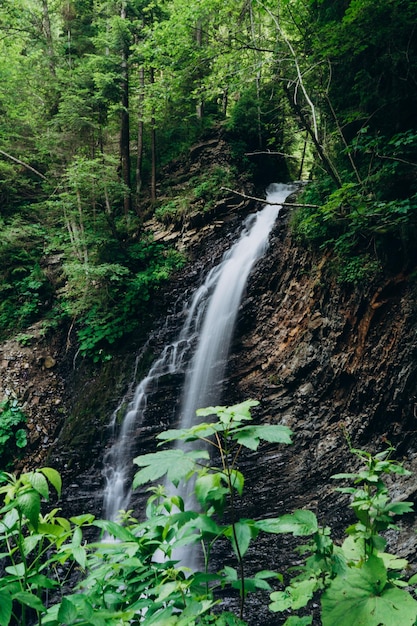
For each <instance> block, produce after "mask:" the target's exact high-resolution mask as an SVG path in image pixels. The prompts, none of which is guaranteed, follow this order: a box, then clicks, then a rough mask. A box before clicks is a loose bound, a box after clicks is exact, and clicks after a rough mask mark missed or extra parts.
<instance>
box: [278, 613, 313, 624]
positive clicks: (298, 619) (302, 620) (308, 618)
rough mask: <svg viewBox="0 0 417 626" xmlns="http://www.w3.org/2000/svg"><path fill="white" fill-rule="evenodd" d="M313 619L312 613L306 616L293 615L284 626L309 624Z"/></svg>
mask: <svg viewBox="0 0 417 626" xmlns="http://www.w3.org/2000/svg"><path fill="white" fill-rule="evenodd" d="M312 621H313V618H312V617H311V615H305V616H304V617H298V615H291V617H289V618H288V619H287V620H285V622H284V626H309V624H311V623H312Z"/></svg>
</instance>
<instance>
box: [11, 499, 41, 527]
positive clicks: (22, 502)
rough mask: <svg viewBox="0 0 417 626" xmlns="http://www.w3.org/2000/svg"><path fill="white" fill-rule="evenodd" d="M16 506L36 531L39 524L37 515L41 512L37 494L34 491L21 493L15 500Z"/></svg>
mask: <svg viewBox="0 0 417 626" xmlns="http://www.w3.org/2000/svg"><path fill="white" fill-rule="evenodd" d="M16 506H17V507H18V508H19V509H20V510H21V511H22V513H23V515H25V516H26V517H27V518H28V520H29V521H30V523H31V524H32V526H33V527H34V528H35V530H37V528H38V523H39V514H40V510H41V501H40V497H39V493H38V492H37V491H35V490H34V489H31V490H30V491H26V492H24V493H21V494H19V495H18V496H17V498H16Z"/></svg>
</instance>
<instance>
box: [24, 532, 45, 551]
mask: <svg viewBox="0 0 417 626" xmlns="http://www.w3.org/2000/svg"><path fill="white" fill-rule="evenodd" d="M41 539H42V535H28V536H27V537H25V538H24V540H23V546H22V547H23V554H24V555H25V556H27V555H28V554H30V553H31V552H32V550H34V549H35V548H36V546H37V545H38V543H39V542H40V541H41Z"/></svg>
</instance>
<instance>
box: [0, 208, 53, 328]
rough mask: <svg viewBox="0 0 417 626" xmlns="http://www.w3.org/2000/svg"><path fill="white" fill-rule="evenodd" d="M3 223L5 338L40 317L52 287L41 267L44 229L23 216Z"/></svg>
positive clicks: (1, 320)
mask: <svg viewBox="0 0 417 626" xmlns="http://www.w3.org/2000/svg"><path fill="white" fill-rule="evenodd" d="M0 223H1V218H0ZM1 225H2V238H1V241H0V338H3V339H4V338H5V337H6V336H7V335H8V334H9V333H10V332H11V331H14V332H16V331H17V330H21V329H23V328H25V327H27V326H28V325H29V324H31V323H33V322H34V321H36V320H38V319H39V317H40V316H41V315H42V313H44V312H45V310H46V309H47V307H48V305H50V298H51V291H52V290H51V285H50V282H49V280H48V278H47V276H46V274H45V272H44V271H43V269H42V267H41V262H42V253H43V237H44V236H45V231H44V229H43V228H42V227H41V226H40V225H39V224H37V223H34V224H32V223H30V222H29V221H27V220H26V219H22V218H21V217H17V218H14V219H12V220H10V221H7V222H6V221H4V222H3V223H2V224H1Z"/></svg>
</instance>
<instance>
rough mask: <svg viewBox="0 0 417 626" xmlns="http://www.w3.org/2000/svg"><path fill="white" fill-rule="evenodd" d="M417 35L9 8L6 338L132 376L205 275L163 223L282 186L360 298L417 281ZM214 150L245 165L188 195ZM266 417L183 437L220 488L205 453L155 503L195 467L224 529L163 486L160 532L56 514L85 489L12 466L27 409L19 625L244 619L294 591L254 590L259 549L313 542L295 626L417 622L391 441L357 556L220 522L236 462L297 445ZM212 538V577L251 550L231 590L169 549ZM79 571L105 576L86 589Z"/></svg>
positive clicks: (18, 526) (364, 19)
mask: <svg viewBox="0 0 417 626" xmlns="http://www.w3.org/2000/svg"><path fill="white" fill-rule="evenodd" d="M416 25H417V6H416V3H415V2H414V0H379V1H378V2H374V1H371V0H340V1H339V2H334V1H333V0H262V1H261V0H221V1H220V0H2V2H1V4H0V78H1V80H0V228H1V238H0V341H2V342H4V341H6V340H8V339H10V338H13V339H17V340H18V341H19V342H20V343H21V345H26V344H28V343H30V341H31V327H32V325H33V324H35V323H39V324H41V328H42V334H43V336H45V337H48V336H53V335H54V333H55V332H56V331H57V329H60V330H61V331H62V329H64V332H65V335H66V336H67V340H68V342H70V343H71V344H72V345H73V346H75V347H74V350H75V352H76V354H77V357H78V356H79V358H82V359H85V360H86V361H88V362H91V363H94V364H96V365H97V367H100V365H103V364H105V363H107V362H110V361H111V360H112V358H113V356H114V353H115V352H116V351H117V350H120V349H121V347H123V346H125V345H127V343H128V342H129V341H130V340H131V338H132V337H133V336H135V337H137V336H138V335H139V336H141V335H143V336H144V335H145V333H146V329H147V324H148V320H149V319H150V318H151V316H152V315H153V313H154V308H155V295H156V294H157V293H158V292H159V290H160V289H161V288H164V287H165V286H166V285H167V284H169V282H170V279H172V277H174V276H175V275H176V273H177V272H178V271H180V270H181V269H182V268H184V267H185V266H186V265H187V263H188V262H189V259H188V258H187V254H186V252H184V251H182V250H178V249H177V248H176V247H175V246H171V245H169V244H167V243H161V242H158V241H156V240H155V238H154V234H153V229H154V228H155V224H157V225H158V224H159V225H161V227H166V226H167V225H170V224H175V225H181V224H183V223H185V221H186V220H187V217H189V216H190V215H196V214H198V215H200V214H201V218H202V222H201V223H204V221H209V220H210V219H212V218H211V213H210V210H211V209H212V207H213V206H214V205H215V203H216V202H217V201H219V199H221V198H222V197H224V196H226V195H229V194H230V193H235V194H236V195H239V194H240V196H242V197H245V196H246V197H248V196H253V197H262V196H263V194H264V189H265V187H266V186H267V185H268V184H269V183H271V182H290V181H300V180H302V181H303V182H304V183H306V182H308V184H303V187H302V191H301V192H300V193H299V194H298V196H297V200H296V205H297V208H296V209H293V210H292V213H291V219H290V228H291V232H292V235H293V237H294V238H295V240H296V241H297V242H298V243H299V245H300V246H302V247H303V248H305V249H306V250H312V251H319V252H320V253H321V254H327V255H328V258H329V259H330V267H331V271H332V273H333V275H334V276H335V277H336V278H335V280H336V281H337V282H338V284H342V285H345V286H347V287H348V288H352V289H353V288H355V287H357V286H358V285H363V284H367V283H369V282H370V281H373V280H375V279H377V278H378V277H390V276H394V275H399V274H402V275H403V274H406V275H407V276H409V277H411V278H410V280H413V279H414V280H415V276H416V271H417V252H416V251H417V246H416V243H417V116H416V110H417V27H416ZM213 137H222V138H224V139H225V141H227V143H228V145H229V146H230V149H231V154H232V162H229V161H227V160H220V159H219V162H218V163H208V164H207V167H204V168H200V169H199V170H198V171H193V173H192V174H190V175H189V176H183V177H182V178H181V179H180V180H178V179H177V178H175V175H173V172H175V171H176V169H175V166H176V164H179V163H181V162H183V161H184V160H185V159H186V158H189V155H190V153H192V150H193V146H196V145H197V146H198V145H199V144H200V143H204V142H207V141H210V140H211V139H212V138H213ZM231 190H233V191H232V192H231ZM251 406H252V404H251V402H250V401H247V402H243V403H242V404H240V405H236V406H234V407H231V408H230V407H229V408H228V407H215V408H216V411H215V414H216V415H217V419H216V420H215V421H210V422H208V423H204V427H205V429H204V428H203V429H197V430H195V429H193V428H191V429H189V430H188V431H187V432H180V431H172V432H168V433H167V434H165V435H161V439H163V440H170V439H172V440H174V439H180V440H186V441H189V440H199V439H206V438H208V437H213V436H214V441H215V442H216V443H215V444H214V445H215V447H216V450H217V453H218V454H220V458H221V461H222V463H221V466H220V467H219V468H217V469H215V470H213V472H212V473H210V472H206V471H205V470H201V468H200V466H199V463H198V461H199V459H200V458H203V457H204V455H203V456H202V457H198V456H193V454H191V453H187V454H185V455H184V457H181V459H179V458H178V457H175V455H174V456H172V454H171V456H170V453H169V452H168V451H166V453H165V457H164V456H157V455H158V454H159V455H161V454H162V455H163V454H164V453H162V452H159V453H157V455H156V456H155V457H152V458H150V456H149V455H145V457H143V459H142V460H140V458H138V459H136V460H135V462H137V465H139V467H141V469H140V470H139V472H138V474H137V475H136V478H135V485H136V487H137V486H140V485H142V484H145V483H146V482H147V481H148V480H151V479H159V478H160V477H161V476H164V473H162V474H161V468H162V469H163V468H165V470H166V471H165V473H168V474H169V468H170V467H171V466H172V465H174V466H175V467H177V470H178V471H177V472H176V473H174V476H173V477H172V476H171V478H172V482H173V483H174V484H175V483H176V482H178V481H179V480H181V479H183V478H184V477H188V476H190V475H192V474H195V475H196V477H197V478H196V481H197V482H196V484H197V497H198V500H199V503H200V505H201V506H202V508H203V511H204V513H201V514H195V515H194V514H193V515H188V514H187V513H186V512H184V511H183V510H182V507H183V505H182V504H181V503H180V502H179V501H175V499H174V498H165V499H164V497H163V494H162V492H160V491H158V489H157V488H155V491H154V492H153V493H152V495H151V497H150V500H149V504H148V509H147V515H148V521H147V522H138V521H136V520H134V519H132V518H131V517H129V514H128V513H127V514H126V516H125V519H124V520H123V524H120V525H119V524H116V523H114V522H110V521H103V520H101V521H100V520H94V518H93V516H92V515H90V514H89V513H88V512H85V515H82V516H78V517H76V518H72V519H71V520H67V519H65V518H64V517H60V514H59V511H58V509H51V508H50V507H49V510H48V512H47V513H43V512H41V506H43V503H44V501H48V500H49V499H50V497H51V496H50V492H52V491H53V492H57V493H60V492H61V478H60V476H59V474H58V472H57V471H56V470H54V469H52V468H51V467H45V468H35V469H34V470H33V471H31V472H29V473H25V474H22V475H21V476H20V477H13V474H10V473H8V472H10V471H12V470H13V459H14V457H17V456H18V455H19V452H20V450H21V449H23V448H24V447H25V445H26V435H25V431H24V429H23V428H22V426H23V423H24V418H23V414H22V412H21V410H20V407H19V405H18V403H16V402H15V401H11V400H10V399H4V400H3V401H2V402H1V403H0V453H1V459H2V467H1V468H0V469H1V470H4V471H2V472H1V477H2V483H1V486H0V493H2V494H4V503H3V508H2V509H1V510H0V514H1V515H2V517H1V518H0V537H1V542H2V549H1V552H2V554H1V555H0V556H1V558H3V559H4V558H6V559H9V561H7V564H6V566H5V569H4V570H3V569H2V568H1V566H0V573H1V575H2V578H0V626H9V624H22V625H23V626H26V625H28V626H30V625H31V624H45V625H46V624H51V625H55V624H82V625H85V626H88V625H90V624H91V625H92V626H93V625H97V626H102V625H104V626H106V625H114V626H116V625H117V624H145V625H149V626H151V625H152V624H154V625H158V624H159V625H161V626H162V625H166V626H168V625H171V624H172V625H174V624H176V625H177V626H181V625H182V626H187V625H189V626H192V625H193V624H217V626H233V625H234V626H237V625H240V624H244V623H246V622H243V619H244V618H245V614H244V602H245V599H246V596H247V595H248V594H249V593H251V592H255V591H258V590H261V591H263V592H265V591H268V592H269V591H270V590H272V588H271V587H270V585H269V582H268V580H270V579H272V578H275V579H278V580H279V582H280V583H282V580H281V579H279V575H276V574H274V573H273V572H270V571H269V570H263V571H261V572H258V574H257V575H255V576H254V577H253V578H250V577H245V576H244V573H243V565H242V563H243V555H244V553H245V552H246V550H247V549H248V548H249V545H250V544H251V542H252V540H255V538H256V537H257V536H258V534H259V533H262V532H265V533H272V534H282V533H290V534H293V535H294V537H310V538H311V543H310V544H309V548H308V550H309V551H310V552H309V555H310V556H309V557H306V560H305V564H304V566H303V570H302V572H301V573H299V574H298V576H295V577H293V578H292V579H291V581H290V582H289V583H287V586H286V587H285V589H284V591H274V592H272V595H271V600H272V604H271V605H270V606H271V610H272V611H273V612H276V613H278V612H280V613H284V617H283V618H282V619H283V620H284V619H286V621H285V622H284V621H283V622H279V623H285V624H286V626H296V625H299V626H302V625H307V624H312V623H316V622H313V621H312V620H313V617H312V615H311V614H310V613H309V612H308V610H307V609H306V610H304V607H305V606H307V605H308V603H309V602H311V599H312V598H313V596H314V597H317V596H315V595H314V594H317V593H320V594H322V601H321V602H322V603H321V611H322V613H321V617H320V619H321V620H322V622H320V623H323V624H324V626H336V625H337V626H350V625H351V624H352V623H356V622H357V623H358V624H359V623H363V624H366V625H367V626H379V625H380V624H387V626H389V625H393V626H395V625H396V626H398V624H399V623H401V626H406V625H407V624H410V626H413V625H414V624H415V623H416V615H417V608H416V607H417V601H416V600H415V599H414V597H413V596H412V595H411V593H409V591H407V590H406V589H405V588H406V587H407V585H413V584H415V582H417V579H416V581H414V580H413V578H411V579H410V580H408V581H407V582H405V581H404V580H403V578H401V575H400V571H401V570H402V569H403V568H404V562H403V561H402V560H401V559H400V558H399V557H398V559H397V560H396V559H395V557H394V556H392V555H387V553H386V552H385V551H384V550H385V543H384V542H385V540H384V539H383V537H382V536H381V535H380V533H381V532H383V531H385V530H386V529H387V528H391V527H392V525H391V521H392V515H402V514H406V513H409V512H410V511H411V508H410V506H411V505H410V503H408V502H402V503H401V504H400V503H395V502H392V501H391V500H390V497H389V494H388V489H387V488H386V486H385V483H384V480H383V478H384V475H389V474H391V475H403V474H404V473H406V470H405V469H404V468H403V467H402V465H401V463H397V461H395V460H393V459H392V458H391V457H390V454H391V452H392V450H391V448H390V449H389V453H386V452H385V451H384V452H380V453H379V455H378V454H377V455H376V456H373V455H370V454H369V455H368V453H364V452H361V451H358V450H357V449H355V448H354V447H352V450H353V453H354V455H355V456H356V457H357V458H358V459H359V460H360V461H361V462H363V463H364V467H365V469H363V470H361V471H360V472H359V470H358V473H354V472H353V471H352V473H350V474H349V473H347V474H345V475H340V476H339V479H340V480H350V481H351V482H352V485H351V486H350V487H342V488H341V489H345V492H344V493H347V494H350V495H351V496H352V498H353V504H352V505H351V506H352V508H353V511H354V513H355V515H357V521H356V523H355V524H354V525H352V526H351V527H350V531H349V532H350V535H349V537H350V543H347V544H346V545H344V547H343V548H339V547H336V545H335V544H333V542H332V540H331V539H330V537H329V532H328V529H327V527H325V528H321V527H319V526H318V524H317V519H316V518H315V516H314V514H313V513H311V514H310V512H309V511H307V512H306V511H301V512H300V511H298V512H297V511H296V512H295V513H293V514H291V515H288V516H283V517H281V518H269V519H268V520H266V519H264V520H257V521H256V522H253V520H252V521H251V520H240V521H239V522H232V523H225V524H224V525H223V524H222V523H221V522H220V521H219V519H218V518H221V515H222V513H223V510H224V508H225V507H226V501H228V502H230V501H231V502H232V505H233V501H234V498H235V497H237V496H239V497H241V496H242V492H243V486H244V478H243V475H242V474H241V473H240V472H239V471H238V470H237V469H235V466H234V464H231V465H230V464H229V461H230V456H231V455H232V456H233V455H235V454H236V458H237V456H238V454H239V453H240V449H241V447H244V448H245V447H246V448H248V449H249V450H257V448H258V445H259V443H260V441H261V440H262V441H268V442H275V443H280V444H281V443H282V444H288V443H290V440H291V431H290V430H285V428H284V427H282V428H278V429H274V428H273V427H272V426H269V427H267V426H265V427H263V426H262V427H261V426H259V427H257V426H254V425H251V426H249V425H248V423H249V422H250V420H251V419H252V416H251V410H250V409H251ZM212 413H213V411H212ZM203 415H204V416H206V414H203ZM262 428H265V430H262ZM147 457H149V458H147ZM228 459H229V460H228ZM390 478H391V477H390ZM175 507H178V508H179V510H180V513H175V512H173V510H174V508H175ZM284 518H285V519H284ZM167 520H169V521H167ZM93 526H94V527H95V528H96V529H99V530H100V531H102V532H103V533H104V535H105V536H109V535H111V536H113V537H114V538H116V540H117V541H116V542H114V543H112V544H110V542H109V544H108V551H107V552H106V550H105V548H104V547H103V546H105V545H106V544H98V543H89V544H86V543H85V541H84V539H83V531H84V530H85V529H86V528H88V529H90V530H91V528H92V527H93ZM196 533H200V535H201V536H202V540H203V543H204V542H205V546H206V548H205V549H206V550H207V553H206V557H207V563H208V561H209V556H210V550H211V546H212V544H214V542H215V541H216V540H217V538H218V537H220V538H221V539H222V540H225V541H229V542H230V544H231V549H232V550H233V552H234V554H235V555H236V558H237V561H238V563H239V566H238V567H237V569H233V568H231V567H229V566H227V565H225V567H224V568H223V570H222V573H221V576H220V582H218V579H216V577H215V576H214V575H213V574H212V573H210V572H209V568H208V566H207V567H206V570H205V571H204V572H200V573H199V574H198V575H195V576H190V577H188V578H187V577H185V576H184V573H183V572H181V571H180V569H178V570H177V569H175V567H174V565H173V564H172V561H168V562H165V563H159V564H157V565H156V564H155V563H154V562H153V561H152V555H153V554H154V551H155V549H156V548H157V547H159V549H161V550H162V551H164V552H165V554H167V555H171V551H172V550H173V543H175V540H176V541H179V543H180V544H181V542H182V543H183V545H187V542H188V543H189V542H192V541H194V540H195V535H196ZM87 534H88V533H87ZM355 542H356V543H355ZM358 546H360V548H359V547H358ZM361 550H362V551H363V553H361V552H360V551H361ZM52 552H53V556H51V553H52ZM126 554H127V556H128V558H125V557H126ZM381 555H383V556H381ZM349 560H350V561H351V562H354V563H355V567H354V568H350V569H349V570H348V574H346V568H345V566H344V565H343V564H345V565H346V562H347V561H349ZM207 563H206V565H207ZM77 568H78V569H81V570H83V571H84V572H87V574H86V577H85V578H84V580H83V582H82V583H80V584H82V585H83V586H82V587H80V588H79V590H78V591H77V593H70V591H68V585H69V583H68V582H67V581H68V580H72V584H74V578H76V576H75V574H74V571H75V569H77ZM52 571H54V572H55V573H54V574H52V573H51V572H52ZM346 577H347V578H346ZM62 581H65V584H64V583H62ZM346 581H347V582H346ZM217 584H218V585H219V586H220V587H224V586H226V585H229V586H231V587H232V588H233V589H235V590H236V593H237V595H238V596H239V597H240V606H239V608H238V609H237V610H236V615H235V614H233V613H232V612H229V611H224V612H220V611H219V607H218V597H217V596H216V595H215V594H214V595H213V588H215V586H216V585H217ZM346 585H347V587H348V588H349V589H351V591H352V595H351V596H349V597H348V598H347V599H346V598H345V595H344V590H345V588H346ZM80 589H81V591H80ZM375 589H377V592H375ZM145 590H146V592H148V590H150V592H149V594H148V595H147V597H145V596H146V594H145ZM274 594H275V595H274ZM280 594H281V595H280ZM220 595H221V594H220ZM49 596H50V597H51V598H52V599H51V601H49ZM371 597H372V598H374V597H376V598H377V600H375V602H376V605H375V606H376V608H375V606H374V605H372V606H371V600H370V598H371ZM46 598H48V600H46ZM342 598H343V602H342ZM352 598H353V599H352ZM358 598H359V600H358ZM344 602H345V604H343V603H344ZM341 603H342V604H341ZM359 605H360V608H358V606H359ZM338 606H339V607H340V606H343V607H344V608H343V610H342V609H340V608H338ZM398 606H401V607H402V608H401V621H400V622H398V613H396V611H397V610H400V609H398ZM220 607H221V608H222V605H220ZM300 609H301V613H300V611H299V610H300ZM352 611H357V613H355V619H353V618H352V614H353V613H352ZM289 612H293V614H291V616H289ZM346 614H347V615H348V617H347V618H346ZM371 616H372V617H371ZM346 619H348V620H349V619H353V621H343V620H346ZM361 619H362V620H365V621H360V620H361ZM384 620H385V621H384ZM277 623H278V622H277Z"/></svg>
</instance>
